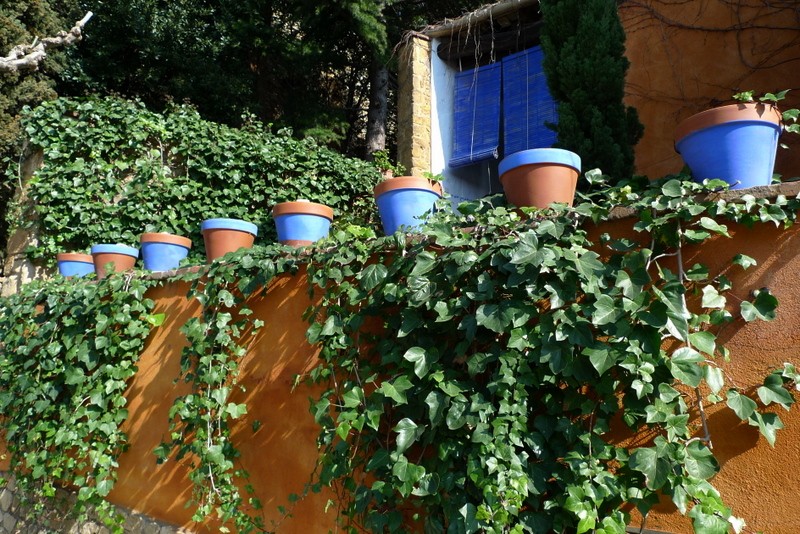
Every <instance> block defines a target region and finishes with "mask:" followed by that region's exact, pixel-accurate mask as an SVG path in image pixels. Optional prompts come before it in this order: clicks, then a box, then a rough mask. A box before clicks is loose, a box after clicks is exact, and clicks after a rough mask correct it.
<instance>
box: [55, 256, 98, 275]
mask: <svg viewBox="0 0 800 534" xmlns="http://www.w3.org/2000/svg"><path fill="white" fill-rule="evenodd" d="M56 261H57V262H58V272H59V273H60V274H61V276H77V277H83V276H86V275H87V274H93V273H94V259H93V258H92V255H91V254H76V253H73V252H62V253H60V254H57V255H56Z"/></svg>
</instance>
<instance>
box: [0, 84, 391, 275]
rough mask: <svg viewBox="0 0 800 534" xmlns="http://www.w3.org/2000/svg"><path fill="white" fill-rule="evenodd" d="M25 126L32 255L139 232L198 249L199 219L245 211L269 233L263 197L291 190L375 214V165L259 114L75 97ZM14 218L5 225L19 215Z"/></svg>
mask: <svg viewBox="0 0 800 534" xmlns="http://www.w3.org/2000/svg"><path fill="white" fill-rule="evenodd" d="M23 127H24V129H25V132H26V133H27V135H28V137H29V139H30V144H29V150H31V151H35V150H41V151H43V153H44V166H43V167H42V168H41V169H39V170H38V171H37V172H36V174H35V176H34V177H33V179H32V180H31V181H30V186H29V188H28V195H29V198H30V200H31V201H32V203H33V204H34V206H35V208H34V210H35V213H34V214H32V215H33V217H27V219H32V220H34V221H36V223H37V224H38V235H39V244H38V245H37V246H36V247H34V248H33V249H32V250H31V251H30V254H31V257H32V258H34V259H36V260H39V261H44V262H49V263H52V262H53V258H54V257H55V254H56V253H58V252H64V251H83V250H87V249H88V247H90V246H91V245H92V244H95V243H125V244H128V245H132V246H137V243H138V239H139V234H141V233H142V232H145V231H156V232H161V231H163V232H172V233H177V234H180V235H184V236H186V237H190V238H191V239H192V241H193V242H194V246H195V254H202V251H203V243H202V237H201V236H200V223H201V221H202V220H203V219H207V218H212V217H231V218H241V219H246V220H249V221H251V222H253V223H255V224H257V225H258V227H259V234H260V237H259V239H263V240H264V241H266V242H269V241H271V240H273V239H274V236H275V231H274V225H273V224H272V220H271V215H270V210H271V208H272V206H273V205H275V204H276V203H278V202H283V201H286V200H295V199H297V198H306V199H308V200H311V201H314V202H320V203H323V204H326V205H328V206H331V207H333V208H334V210H335V216H336V217H340V218H344V219H347V220H349V221H355V222H358V223H361V224H371V223H372V222H373V220H374V210H373V209H372V208H373V200H372V188H373V187H374V185H375V184H376V183H377V181H378V180H379V178H380V175H379V173H378V171H377V170H376V169H375V168H374V166H372V165H370V164H368V163H365V162H363V161H360V160H356V159H352V158H346V157H344V156H342V155H340V154H338V153H336V152H333V151H331V150H329V149H327V148H325V147H322V146H319V145H318V144H317V143H316V142H315V141H314V140H313V139H310V138H308V139H303V140H297V139H294V138H292V137H291V136H290V135H289V132H287V131H280V132H278V133H271V132H270V131H269V129H268V127H266V126H263V125H261V124H260V123H258V122H250V123H249V125H248V126H246V127H244V128H241V129H235V128H230V127H226V126H222V125H219V124H216V123H213V122H209V121H205V120H203V119H201V118H200V116H199V114H198V113H197V112H196V111H195V110H194V109H192V108H190V107H185V106H179V107H176V108H174V109H173V110H172V111H171V112H169V113H166V114H163V115H162V114H157V113H153V112H150V111H148V110H147V109H145V108H144V107H143V105H141V104H140V103H137V102H130V101H125V100H120V99H116V98H102V99H100V98H84V99H58V100H54V101H51V102H46V103H44V104H42V105H41V106H39V107H37V108H35V109H29V110H27V111H26V113H25V115H24V118H23ZM17 171H18V169H17V168H16V165H13V166H12V167H11V168H9V169H7V173H8V174H9V175H13V176H16V174H17ZM29 215H31V214H29ZM13 217H14V218H15V220H14V221H11V222H12V225H13V224H14V223H20V222H22V221H25V220H26V218H25V217H22V218H20V215H19V214H18V212H16V211H15V212H14V215H13Z"/></svg>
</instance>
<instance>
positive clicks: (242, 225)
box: [200, 218, 258, 236]
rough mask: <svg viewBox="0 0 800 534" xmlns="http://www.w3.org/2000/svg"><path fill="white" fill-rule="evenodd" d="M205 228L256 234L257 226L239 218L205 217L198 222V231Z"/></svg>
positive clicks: (203, 230)
mask: <svg viewBox="0 0 800 534" xmlns="http://www.w3.org/2000/svg"><path fill="white" fill-rule="evenodd" d="M206 230H235V231H239V232H247V233H248V234H253V235H254V236H258V226H256V225H255V224H253V223H251V222H249V221H243V220H241V219H224V218H220V219H206V220H205V221H203V222H202V223H200V231H201V232H205V231H206Z"/></svg>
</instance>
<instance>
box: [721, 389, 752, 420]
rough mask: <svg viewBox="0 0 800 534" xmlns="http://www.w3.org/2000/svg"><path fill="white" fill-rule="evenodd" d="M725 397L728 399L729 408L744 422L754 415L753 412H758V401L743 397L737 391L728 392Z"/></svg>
mask: <svg viewBox="0 0 800 534" xmlns="http://www.w3.org/2000/svg"><path fill="white" fill-rule="evenodd" d="M725 396H726V397H727V399H728V400H727V401H726V404H727V405H728V407H729V408H730V409H731V410H733V412H734V413H735V414H736V415H737V416H738V417H739V419H741V420H742V421H746V420H747V419H748V418H749V417H750V416H751V415H753V412H755V411H756V407H757V405H756V401H754V400H753V399H751V398H750V397H747V396H745V395H742V394H741V393H739V392H738V391H736V390H735V389H730V390H728V392H727V393H726V394H725Z"/></svg>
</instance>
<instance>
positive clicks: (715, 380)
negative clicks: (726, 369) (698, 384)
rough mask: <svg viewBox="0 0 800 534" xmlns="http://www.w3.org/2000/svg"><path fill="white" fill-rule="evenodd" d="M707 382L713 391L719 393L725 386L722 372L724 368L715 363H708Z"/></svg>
mask: <svg viewBox="0 0 800 534" xmlns="http://www.w3.org/2000/svg"><path fill="white" fill-rule="evenodd" d="M705 373H706V384H708V387H709V389H711V393H713V394H715V395H716V394H717V393H719V392H720V390H721V389H722V388H723V387H724V386H725V378H724V376H723V374H722V369H720V368H719V367H716V366H714V365H706V367H705Z"/></svg>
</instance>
